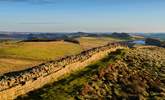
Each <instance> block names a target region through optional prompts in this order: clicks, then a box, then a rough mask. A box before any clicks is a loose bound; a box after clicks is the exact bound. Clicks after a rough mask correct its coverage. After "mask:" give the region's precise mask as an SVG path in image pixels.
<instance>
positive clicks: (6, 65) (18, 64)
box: [0, 37, 119, 74]
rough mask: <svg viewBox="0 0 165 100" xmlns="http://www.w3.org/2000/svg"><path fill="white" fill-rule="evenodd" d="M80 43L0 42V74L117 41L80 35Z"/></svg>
mask: <svg viewBox="0 0 165 100" xmlns="http://www.w3.org/2000/svg"><path fill="white" fill-rule="evenodd" d="M77 40H78V41H80V44H75V43H71V42H64V41H54V42H53V41H52V42H18V41H1V42H0V74H3V73H6V72H11V71H18V70H23V69H26V68H29V67H33V66H34V65H38V64H40V63H42V62H46V61H49V60H53V59H57V58H59V57H63V56H66V55H74V54H77V53H80V52H81V51H83V50H86V49H90V48H93V47H97V46H101V45H105V44H107V43H108V42H114V41H119V39H113V38H110V37H101V38H98V37H81V38H77Z"/></svg>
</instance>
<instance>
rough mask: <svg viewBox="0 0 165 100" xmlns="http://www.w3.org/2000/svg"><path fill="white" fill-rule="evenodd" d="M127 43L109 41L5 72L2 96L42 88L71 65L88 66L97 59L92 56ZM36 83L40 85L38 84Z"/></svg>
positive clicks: (0, 87) (0, 79)
mask: <svg viewBox="0 0 165 100" xmlns="http://www.w3.org/2000/svg"><path fill="white" fill-rule="evenodd" d="M127 45H128V43H127V42H117V43H109V44H107V45H105V46H101V47H96V48H93V49H89V50H87V51H83V52H82V53H80V54H78V55H73V56H67V57H64V58H61V59H58V60H55V61H49V62H47V63H43V64H40V65H38V66H34V67H32V68H29V69H26V70H23V71H18V72H11V73H7V74H4V75H2V76H0V97H2V98H3V99H6V98H7V99H8V95H10V96H15V94H13V95H12V94H10V93H9V92H12V91H13V92H16V91H17V89H19V90H21V91H22V90H23V89H25V88H28V90H25V91H24V92H22V93H18V94H17V95H21V94H24V93H27V92H29V91H32V90H33V89H35V88H40V87H42V86H43V85H45V84H46V83H49V82H50V81H51V80H52V81H53V80H55V78H54V77H53V76H60V75H63V74H62V73H63V71H64V73H67V70H69V71H71V70H70V69H72V68H71V67H75V66H78V67H81V66H86V65H87V64H89V63H90V62H92V61H95V57H93V58H92V56H94V55H95V56H96V58H97V56H98V57H99V56H100V55H101V54H102V53H108V52H109V51H110V50H111V49H114V48H118V47H127ZM97 54H98V55H97ZM89 59H91V60H89ZM77 62H78V63H77ZM66 69H67V70H66ZM50 76H51V77H50ZM47 81H49V82H47ZM36 84H40V85H39V86H37V85H36ZM35 85H36V87H35ZM6 93H9V94H6ZM2 98H0V99H2ZM10 98H15V97H10Z"/></svg>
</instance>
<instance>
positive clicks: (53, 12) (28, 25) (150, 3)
mask: <svg viewBox="0 0 165 100" xmlns="http://www.w3.org/2000/svg"><path fill="white" fill-rule="evenodd" d="M0 31H28V32H76V31H85V32H114V31H115V32H165V0H0Z"/></svg>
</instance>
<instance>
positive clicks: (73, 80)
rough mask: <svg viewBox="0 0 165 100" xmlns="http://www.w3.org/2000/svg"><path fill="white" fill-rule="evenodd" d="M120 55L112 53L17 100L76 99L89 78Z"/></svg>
mask: <svg viewBox="0 0 165 100" xmlns="http://www.w3.org/2000/svg"><path fill="white" fill-rule="evenodd" d="M116 54H121V52H119V51H118V52H117V53H115V52H112V53H110V55H109V56H107V57H105V58H104V59H102V60H100V61H97V62H96V63H94V64H91V65H89V66H87V67H86V68H84V69H83V70H79V71H77V72H74V73H72V74H70V75H68V76H67V77H65V78H63V79H61V80H59V81H57V82H54V83H52V84H49V85H45V86H44V87H43V88H41V89H38V90H35V91H32V92H29V93H28V94H26V95H24V96H20V97H18V98H17V100H70V99H72V100H73V99H76V97H75V95H76V94H77V93H78V92H79V91H80V90H81V89H82V86H83V85H84V84H85V83H86V82H87V81H89V80H90V77H91V76H93V75H94V74H96V73H98V71H99V69H100V68H102V67H106V66H107V65H108V64H109V63H110V62H113V61H114V60H115V59H116V58H115V57H114V56H113V55H116Z"/></svg>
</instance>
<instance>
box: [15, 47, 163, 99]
mask: <svg viewBox="0 0 165 100" xmlns="http://www.w3.org/2000/svg"><path fill="white" fill-rule="evenodd" d="M164 73H165V49H163V48H158V47H142V48H133V49H119V50H117V51H116V52H112V53H110V54H109V56H107V57H105V58H104V59H102V60H100V61H98V62H96V63H94V64H92V65H90V66H88V67H86V68H85V69H83V70H81V71H79V72H76V73H74V74H72V75H70V76H65V77H66V78H64V79H62V80H60V81H58V82H55V83H53V84H50V85H47V86H45V87H43V88H41V89H39V90H36V91H33V92H30V93H28V94H27V95H24V96H21V97H19V98H17V99H18V100H36V99H37V100H38V99H40V100H68V99H69V100H70V99H71V100H77V99H78V100H79V99H81V100H86V99H114V100H116V99H134V100H139V99H156V100H162V99H163V98H165V79H164V78H165V74H164Z"/></svg>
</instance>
